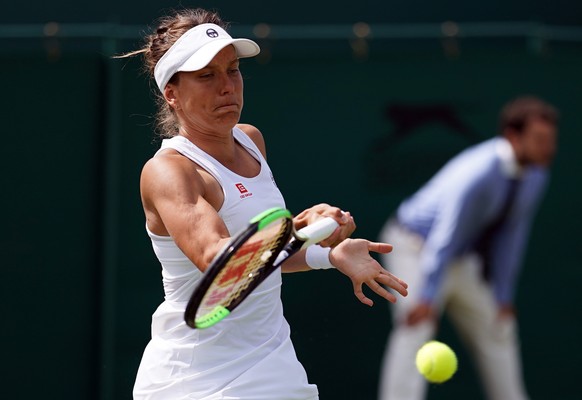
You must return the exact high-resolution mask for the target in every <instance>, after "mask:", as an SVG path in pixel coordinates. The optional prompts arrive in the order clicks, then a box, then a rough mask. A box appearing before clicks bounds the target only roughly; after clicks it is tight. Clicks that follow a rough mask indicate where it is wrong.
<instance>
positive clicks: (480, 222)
mask: <svg viewBox="0 0 582 400" xmlns="http://www.w3.org/2000/svg"><path fill="white" fill-rule="evenodd" d="M486 189H487V181H486V179H485V178H484V177H483V176H482V175H481V174H478V175H477V176H476V177H475V178H473V179H470V178H468V177H465V178H464V179H461V180H459V179H456V180H455V179H451V185H450V190H448V191H447V196H446V198H442V199H441V202H440V206H439V210H438V212H437V216H436V218H435V221H434V223H433V226H432V227H431V230H430V232H429V234H428V236H427V237H426V240H425V242H424V245H423V248H422V253H421V264H420V268H421V270H422V273H423V275H424V277H423V278H424V279H423V280H422V281H421V282H422V284H421V285H422V287H421V288H420V290H421V297H420V301H419V303H418V304H417V305H416V306H415V307H413V309H412V310H411V311H410V312H409V314H408V316H407V317H406V323H407V324H408V325H414V324H417V323H419V322H421V321H423V320H425V319H427V318H433V317H434V312H435V310H434V301H435V299H436V297H437V295H438V292H439V290H440V287H441V283H442V279H443V273H444V270H445V268H446V267H447V266H448V264H449V263H450V262H451V260H452V259H453V258H454V257H455V256H456V255H458V253H459V251H460V250H462V249H463V248H464V247H465V246H467V245H468V243H470V241H471V240H472V239H474V238H475V237H476V234H477V232H478V230H479V229H480V227H482V226H484V224H485V222H484V221H485V218H486V217H485V215H486V209H487V204H488V201H489V200H488V196H487V193H488V191H487V190H486Z"/></svg>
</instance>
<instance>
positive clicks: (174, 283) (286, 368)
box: [134, 128, 317, 400]
mask: <svg viewBox="0 0 582 400" xmlns="http://www.w3.org/2000/svg"><path fill="white" fill-rule="evenodd" d="M233 135H234V138H235V139H236V140H237V141H238V143H240V144H241V145H242V146H243V147H244V148H245V149H246V150H247V151H248V152H249V153H250V154H251V155H252V156H253V157H255V159H257V161H258V162H259V163H260V164H261V170H260V172H259V174H258V175H257V176H255V177H252V178H246V177H242V176H240V175H237V174H235V173H233V172H232V171H230V170H228V169H227V168H225V167H224V166H223V165H221V164H220V163H219V162H218V161H216V160H215V159H214V158H213V157H211V156H210V155H208V154H207V153H205V152H204V151H202V150H201V149H200V148H198V147H197V146H196V145H194V144H193V143H192V142H190V141H189V140H188V139H186V138H185V137H183V136H175V137H173V138H171V139H165V140H164V141H163V143H162V146H161V149H160V151H161V150H164V149H168V148H171V149H174V150H176V151H178V152H179V153H180V154H182V155H184V156H185V157H187V158H189V159H190V160H192V161H194V162H196V163H197V164H198V165H200V166H201V167H203V168H204V169H205V170H206V171H208V173H210V174H211V175H212V176H213V177H214V178H215V179H216V180H217V181H218V183H219V184H220V186H221V187H222V190H223V192H224V202H223V205H222V207H221V208H220V210H219V211H218V214H219V215H220V217H221V218H222V219H223V220H224V222H225V224H226V226H227V228H228V230H229V232H230V233H231V234H236V233H237V232H238V231H239V230H241V229H243V228H244V227H245V226H246V225H247V224H248V221H249V220H250V219H251V218H253V217H254V216H255V215H257V214H259V213H260V212H262V211H264V210H266V209H268V208H271V207H285V202H284V200H283V197H282V195H281V193H280V191H279V190H278V189H277V186H276V184H275V181H274V179H273V175H272V173H271V170H270V168H269V166H268V165H267V162H266V160H265V159H264V158H263V156H262V155H261V152H260V151H259V149H258V148H257V146H256V145H255V144H254V142H253V141H252V140H251V139H250V138H249V137H248V136H247V135H246V134H245V133H244V132H242V131H241V130H240V129H238V128H234V129H233ZM146 229H147V226H146ZM148 235H149V236H150V238H151V240H152V246H153V249H154V252H155V254H156V256H157V257H158V259H159V261H160V263H161V265H162V278H163V284H164V293H165V301H164V302H163V303H162V304H161V305H160V306H159V307H158V309H157V310H156V312H155V313H154V315H153V317H152V332H151V334H152V340H151V341H150V343H149V344H148V346H147V348H146V350H145V352H144V355H143V358H142V361H141V364H140V368H139V371H138V375H137V378H136V383H135V387H134V399H149V400H154V399H169V398H171V399H201V400H202V399H204V400H210V399H222V398H243V399H257V400H259V399H271V400H272V399H274V398H277V399H316V398H317V388H316V386H315V385H310V384H309V383H308V382H307V376H306V374H305V370H304V369H303V366H302V365H301V364H300V363H299V361H297V357H296V355H295V351H294V349H293V345H292V343H291V340H290V338H289V325H288V324H287V321H286V320H285V318H284V317H283V307H282V304H281V272H280V270H279V271H275V272H274V273H272V274H271V275H270V276H269V277H268V278H267V279H266V280H265V281H264V282H263V283H261V285H260V286H259V287H258V288H257V289H256V290H255V291H254V292H253V293H251V295H250V296H249V297H247V298H246V299H245V300H244V301H243V303H241V305H240V306H239V307H238V308H237V309H235V310H234V311H233V312H232V313H231V315H229V316H228V317H227V318H226V319H225V320H223V321H221V322H220V323H219V324H217V325H216V326H214V327H211V328H207V329H202V330H200V329H191V328H189V327H188V326H187V325H186V324H185V322H184V310H185V307H186V304H187V301H188V299H189V297H190V294H191V293H192V291H193V290H194V287H195V286H196V284H197V282H198V280H199V279H200V277H201V275H202V274H201V272H200V270H199V269H198V268H197V267H196V266H195V265H194V264H193V263H192V262H191V261H190V260H189V259H188V258H187V257H186V256H185V255H184V253H183V252H182V251H181V250H180V249H179V248H178V246H177V245H176V244H175V242H174V241H173V240H172V238H171V237H167V236H158V235H155V234H153V233H152V232H150V231H149V230H148Z"/></svg>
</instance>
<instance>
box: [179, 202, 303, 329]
mask: <svg viewBox="0 0 582 400" xmlns="http://www.w3.org/2000/svg"><path fill="white" fill-rule="evenodd" d="M292 232H293V220H292V216H291V213H290V212H289V211H288V210H286V209H283V208H273V209H269V210H267V211H265V212H263V213H261V214H259V215H257V216H256V217H255V218H253V219H252V220H251V221H250V224H249V226H248V227H247V228H246V229H245V230H243V231H242V232H240V233H239V234H237V235H236V236H234V237H233V238H232V239H231V241H230V243H229V244H228V245H227V246H226V247H225V249H223V250H222V251H221V252H219V253H218V254H217V256H216V257H215V258H214V260H213V261H212V263H211V264H210V266H209V267H208V269H207V270H206V272H205V273H204V275H203V277H202V279H201V280H200V283H199V284H198V286H197V287H196V289H195V290H194V292H193V294H192V296H191V298H190V301H189V302H188V305H187V307H186V312H185V313H184V319H185V321H186V324H188V326H190V327H191V328H209V327H211V326H213V325H215V324H216V323H218V322H220V321H221V320H222V319H224V318H225V317H226V316H228V315H229V314H230V312H231V311H232V310H234V309H235V308H236V307H237V306H238V305H239V304H240V303H241V302H242V301H243V300H244V299H245V298H246V297H247V296H248V295H249V294H250V293H251V292H252V291H253V289H254V288H256V287H257V286H258V285H259V284H260V283H261V282H262V281H264V280H265V279H266V278H267V277H268V276H269V274H271V272H273V271H274V270H275V269H276V267H274V266H273V263H274V261H275V259H276V257H277V255H278V254H279V252H280V251H281V250H282V249H283V247H284V246H285V245H286V244H287V242H288V241H289V239H290V237H291V234H292Z"/></svg>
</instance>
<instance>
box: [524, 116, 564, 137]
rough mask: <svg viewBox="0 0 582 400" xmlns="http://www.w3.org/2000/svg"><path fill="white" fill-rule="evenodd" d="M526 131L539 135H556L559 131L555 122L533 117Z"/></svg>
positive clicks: (528, 121) (529, 120)
mask: <svg viewBox="0 0 582 400" xmlns="http://www.w3.org/2000/svg"><path fill="white" fill-rule="evenodd" d="M525 130H526V131H529V132H538V133H550V134H551V133H555V132H556V131H557V127H556V125H555V124H554V123H553V122H550V121H548V120H546V119H543V118H540V117H532V118H529V119H528V120H527V123H526V125H525Z"/></svg>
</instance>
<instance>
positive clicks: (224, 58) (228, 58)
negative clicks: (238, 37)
mask: <svg viewBox="0 0 582 400" xmlns="http://www.w3.org/2000/svg"><path fill="white" fill-rule="evenodd" d="M236 61H238V55H237V53H236V49H235V48H234V46H233V45H232V44H231V45H228V46H226V47H225V48H224V49H222V50H220V51H219V52H218V53H217V54H216V55H215V56H214V58H213V59H212V60H211V61H210V62H209V63H208V65H207V67H212V66H217V65H222V64H232V63H233V62H236Z"/></svg>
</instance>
